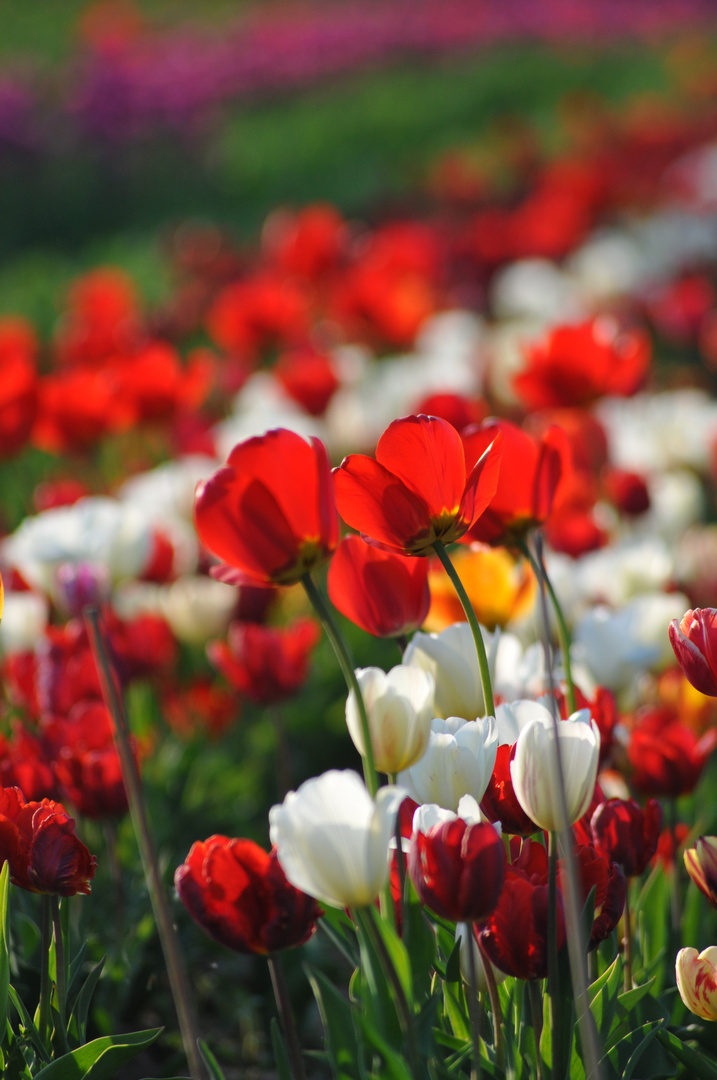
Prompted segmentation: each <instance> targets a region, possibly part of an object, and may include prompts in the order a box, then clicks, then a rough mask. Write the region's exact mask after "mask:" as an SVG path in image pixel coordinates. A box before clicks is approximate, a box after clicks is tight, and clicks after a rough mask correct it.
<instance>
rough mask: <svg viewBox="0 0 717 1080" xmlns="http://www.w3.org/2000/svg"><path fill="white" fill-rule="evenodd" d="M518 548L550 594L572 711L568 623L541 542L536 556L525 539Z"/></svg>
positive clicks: (575, 704) (576, 705) (572, 709)
mask: <svg viewBox="0 0 717 1080" xmlns="http://www.w3.org/2000/svg"><path fill="white" fill-rule="evenodd" d="M520 550H521V552H522V553H523V555H525V557H526V559H528V561H529V562H530V565H531V566H532V567H533V571H534V573H535V576H536V577H537V579H538V581H539V582H541V581H542V582H544V583H545V588H546V589H547V590H548V595H549V596H550V602H551V604H552V606H553V611H554V612H555V621H556V622H557V624H558V641H559V642H560V651H561V653H562V655H563V670H564V673H565V687H566V691H567V693H566V696H567V699H568V712H569V713H574V712H575V711H576V709H577V707H578V703H577V700H576V698H575V683H574V682H573V668H572V661H571V659H570V631H569V630H568V624H567V623H566V621H565V616H564V614H563V609H562V607H561V605H560V601H559V600H558V595H557V593H556V592H555V589H554V588H553V585H552V582H551V580H550V578H549V577H548V574H547V571H546V569H545V561H544V559H543V551H542V543H541V542H539V541H538V540H537V539H536V552H537V558H536V557H534V556H533V554H532V552H531V550H530V548H529V547H528V545H527V543H526V542H525V541H522V543H521V544H520Z"/></svg>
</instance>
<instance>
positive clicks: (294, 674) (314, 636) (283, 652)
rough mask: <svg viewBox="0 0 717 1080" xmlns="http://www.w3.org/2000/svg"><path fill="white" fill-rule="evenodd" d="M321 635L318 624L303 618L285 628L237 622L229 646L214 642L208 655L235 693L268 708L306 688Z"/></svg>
mask: <svg viewBox="0 0 717 1080" xmlns="http://www.w3.org/2000/svg"><path fill="white" fill-rule="evenodd" d="M319 636H320V632H319V627H318V624H317V623H316V622H315V621H314V620H313V619H309V618H304V617H301V618H298V619H295V620H294V622H293V623H291V624H290V625H289V626H286V627H282V628H280V627H272V626H261V625H260V624H259V623H240V622H235V623H232V625H231V626H230V628H229V643H228V645H227V644H225V643H224V642H223V641H212V642H210V643H209V645H208V646H207V655H208V657H209V659H210V661H211V663H212V664H214V666H215V667H216V668H217V669H218V670H219V671H221V673H222V675H224V676H225V678H226V679H227V680H228V681H229V683H230V684H231V685H232V686H233V687H234V688H235V689H236V690H238V691H239V692H240V693H241V694H244V695H245V696H246V697H248V698H250V699H251V700H252V701H256V702H258V703H259V704H260V705H266V704H269V703H271V702H277V701H282V700H284V699H285V698H288V697H291V695H292V694H295V693H296V692H297V690H299V689H300V688H301V687H302V686H303V684H304V683H305V681H306V677H307V675H308V672H309V657H310V655H311V653H312V651H313V650H314V648H315V647H316V643H317V641H318V639H319Z"/></svg>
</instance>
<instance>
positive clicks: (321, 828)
mask: <svg viewBox="0 0 717 1080" xmlns="http://www.w3.org/2000/svg"><path fill="white" fill-rule="evenodd" d="M404 797H405V792H404V791H402V790H401V789H400V788H397V787H383V788H380V790H379V792H378V794H377V796H376V801H375V802H374V800H373V799H372V798H371V796H370V795H369V793H368V791H367V790H366V787H365V785H364V783H363V780H361V779H360V777H359V776H358V775H357V774H356V773H354V772H351V770H349V769H347V770H345V771H343V772H340V771H338V770H336V769H332V770H330V771H329V772H325V773H323V774H322V775H321V776H316V777H314V778H313V779H311V780H307V781H306V782H305V783H304V784H302V785H301V787H300V788H299V790H298V791H290V792H289V794H288V795H287V796H286V798H285V799H284V801H283V803H281V804H280V805H278V806H273V807H272V808H271V810H270V812H269V833H270V837H271V842H272V844H274V845H275V846H276V849H277V855H278V857H279V862H280V864H281V866H282V868H283V870H284V873H285V874H286V877H287V880H288V881H290V882H291V884H292V885H294V886H295V887H296V888H297V889H301V891H302V892H305V893H308V895H309V896H313V897H315V898H316V899H317V900H322V901H323V902H324V903H326V904H329V906H330V907H338V908H345V907H366V906H367V905H368V904H371V903H373V901H374V900H375V899H376V897H377V896H378V894H379V892H380V891H381V889H382V888H383V886H384V885H385V884H386V880H387V878H388V847H389V841H390V839H391V837H392V835H393V832H394V828H395V822H396V814H397V813H398V808H399V806H400V805H401V802H402V801H403V799H404Z"/></svg>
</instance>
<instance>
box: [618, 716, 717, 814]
mask: <svg viewBox="0 0 717 1080" xmlns="http://www.w3.org/2000/svg"><path fill="white" fill-rule="evenodd" d="M715 746H717V730H715V729H714V728H711V729H710V730H709V731H706V732H705V734H704V735H703V736H702V737H701V738H700V739H698V738H697V735H696V734H695V733H694V731H693V730H692V728H689V727H687V726H686V725H685V724H682V723H681V722H680V721H679V720H678V719H677V717H676V715H675V714H674V713H673V712H672V711H671V710H670V709H668V708H658V707H655V708H651V707H650V708H646V709H645V710H644V711H643V712H642V713H641V714H640V715H639V716H638V719H637V722H636V724H635V726H634V727H633V728H632V730H631V731H630V741H629V743H628V744H627V757H628V761H629V763H630V766H631V768H632V774H631V776H630V782H631V784H632V786H633V788H634V789H635V791H638V792H640V793H641V794H643V795H655V796H660V795H669V796H674V797H676V796H678V795H686V794H687V793H688V792H690V791H692V790H693V789H694V788H695V787H696V785H697V782H698V780H699V779H700V777H701V775H702V772H703V770H704V767H705V765H706V764H707V761H708V759H709V757H710V755H711V753H712V751H713V750H714V749H715Z"/></svg>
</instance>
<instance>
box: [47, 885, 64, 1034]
mask: <svg viewBox="0 0 717 1080" xmlns="http://www.w3.org/2000/svg"><path fill="white" fill-rule="evenodd" d="M51 899H52V927H53V931H54V935H55V978H56V987H57V1011H58V1013H59V1014H60V1024H61V1025H62V1037H63V1038H64V1039H65V1041H66V1039H67V1036H66V1031H67V968H66V967H65V937H64V934H63V932H62V918H61V916H60V898H59V896H53V897H52V898H51Z"/></svg>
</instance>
